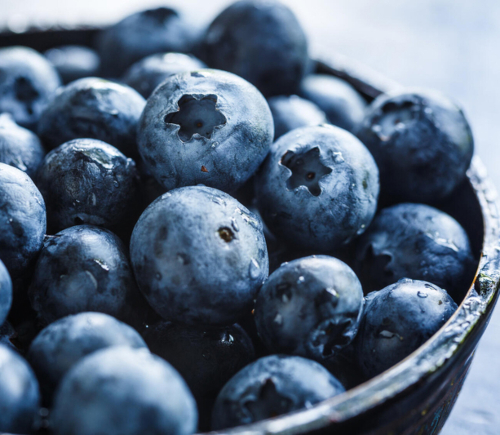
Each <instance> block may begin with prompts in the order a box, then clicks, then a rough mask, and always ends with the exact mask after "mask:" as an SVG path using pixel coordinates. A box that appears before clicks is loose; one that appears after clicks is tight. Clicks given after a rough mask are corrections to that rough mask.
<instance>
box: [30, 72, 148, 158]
mask: <svg viewBox="0 0 500 435" xmlns="http://www.w3.org/2000/svg"><path fill="white" fill-rule="evenodd" d="M145 104H146V101H145V100H144V98H142V96H141V95H139V94H138V93H137V92H136V91H135V90H134V89H132V88H129V87H128V86H125V85H120V84H118V83H113V82H110V81H108V80H103V79H99V78H95V77H88V78H84V79H80V80H76V81H75V82H72V83H70V84H69V85H67V86H65V87H64V88H61V89H60V90H59V92H58V93H57V95H56V96H55V97H54V99H53V100H52V101H51V102H50V104H49V105H48V106H47V108H46V109H45V110H44V112H43V113H42V116H41V117H40V123H39V125H38V133H39V134H40V137H41V138H42V140H43V141H44V143H45V145H47V147H49V148H50V149H52V148H55V147H57V146H59V145H61V144H63V143H65V142H68V141H70V140H72V139H78V138H92V139H99V140H102V141H103V142H106V143H109V144H111V145H113V146H115V147H116V148H118V149H119V150H120V151H121V152H123V153H124V154H125V155H127V156H131V157H134V156H136V155H137V145H136V133H137V123H138V121H139V118H140V116H141V113H142V110H143V109H144V105H145Z"/></svg>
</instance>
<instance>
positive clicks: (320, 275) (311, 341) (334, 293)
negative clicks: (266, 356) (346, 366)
mask: <svg viewBox="0 0 500 435" xmlns="http://www.w3.org/2000/svg"><path fill="white" fill-rule="evenodd" d="M362 307H363V289H362V288H361V284H360V282H359V280H358V278H357V277H356V275H355V274H354V272H353V271H352V269H351V268H350V267H349V266H347V264H345V263H343V262H342V261H340V260H337V259H336V258H333V257H328V256H326V255H320V256H312V257H306V258H300V259H298V260H294V261H291V262H290V263H285V264H283V265H282V266H281V267H280V268H279V269H277V270H276V271H275V272H274V273H273V274H271V276H270V277H269V279H268V280H267V281H266V282H265V284H264V285H263V286H262V288H261V289H260V291H259V294H258V296H257V302H256V305H255V323H256V325H257V331H258V333H259V336H260V337H261V338H262V340H263V341H264V344H265V345H266V346H267V348H268V349H269V351H271V352H278V353H286V354H293V355H300V356H304V357H308V358H311V359H315V360H317V361H319V362H323V361H325V360H328V359H331V358H332V357H334V356H335V355H336V353H337V352H338V351H339V350H340V349H343V348H344V347H346V346H347V345H349V344H350V343H351V342H352V340H353V339H354V337H355V336H356V333H357V330H358V326H359V319H360V317H361V309H362Z"/></svg>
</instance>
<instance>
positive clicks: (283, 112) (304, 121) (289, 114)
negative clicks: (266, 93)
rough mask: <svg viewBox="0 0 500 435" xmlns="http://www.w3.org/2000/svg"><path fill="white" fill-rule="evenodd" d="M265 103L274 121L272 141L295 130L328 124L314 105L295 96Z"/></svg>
mask: <svg viewBox="0 0 500 435" xmlns="http://www.w3.org/2000/svg"><path fill="white" fill-rule="evenodd" d="M267 102H268V103H269V108H270V109H271V112H272V114H273V119H274V140H277V139H279V138H280V137H281V136H283V135H284V134H286V133H288V132H289V131H291V130H293V129H295V128H299V127H306V126H309V125H319V124H328V122H329V121H328V119H327V118H326V115H325V113H324V112H323V111H322V110H321V109H320V108H319V107H318V106H316V104H314V103H311V102H310V101H308V100H305V99H303V98H300V97H298V96H297V95H290V96H285V95H280V96H277V97H272V98H269V100H268V101H267Z"/></svg>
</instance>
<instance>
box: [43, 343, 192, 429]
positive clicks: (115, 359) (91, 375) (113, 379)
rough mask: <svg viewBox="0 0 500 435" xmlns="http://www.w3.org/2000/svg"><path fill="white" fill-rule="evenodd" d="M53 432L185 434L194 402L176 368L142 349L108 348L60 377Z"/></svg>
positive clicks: (190, 421) (85, 359)
mask: <svg viewBox="0 0 500 435" xmlns="http://www.w3.org/2000/svg"><path fill="white" fill-rule="evenodd" d="M50 420H51V428H52V429H53V431H54V434H56V435H69V434H72V435H141V434H157V435H159V434H170V435H189V434H192V433H194V431H195V430H196V423H197V410H196V403H195V401H194V399H193V396H192V394H191V392H190V391H189V389H188V387H187V385H186V383H185V382H184V380H183V379H182V378H181V376H180V375H179V373H178V372H177V371H176V370H175V369H174V368H173V367H172V366H171V365H170V364H168V363H167V362H166V361H164V360H163V359H161V358H159V357H157V356H155V355H151V354H150V353H149V352H148V351H147V350H146V349H131V348H129V347H112V348H108V349H104V350H100V351H98V352H95V353H93V354H92V355H89V356H87V357H86V358H84V359H83V360H82V361H81V362H79V363H78V364H76V365H75V366H74V367H73V368H72V369H71V370H70V371H69V372H68V374H67V375H66V376H65V377H64V379H63V380H62V382H61V385H60V388H59V389H58V391H57V394H56V397H55V401H54V407H53V409H52V414H51V419H50Z"/></svg>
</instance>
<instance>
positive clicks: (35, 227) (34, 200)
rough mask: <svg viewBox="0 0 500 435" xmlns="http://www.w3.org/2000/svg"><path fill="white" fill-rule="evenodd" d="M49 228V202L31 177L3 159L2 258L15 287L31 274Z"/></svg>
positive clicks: (0, 202)
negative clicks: (31, 267)
mask: <svg viewBox="0 0 500 435" xmlns="http://www.w3.org/2000/svg"><path fill="white" fill-rule="evenodd" d="M46 228H47V215H46V213H45V203H44V201H43V197H42V195H41V194H40V191H39V190H38V189H37V187H36V186H35V184H34V183H33V181H31V178H30V177H28V175H26V173H24V172H22V171H20V170H19V169H16V168H13V167H12V166H9V165H6V164H4V163H0V260H2V261H3V262H4V264H5V266H6V267H7V269H8V271H9V273H10V276H11V278H12V281H13V283H14V288H18V284H19V283H20V282H21V281H22V282H24V280H25V278H26V275H27V274H29V273H28V272H29V268H30V266H31V265H32V264H33V260H35V258H36V256H37V255H38V253H39V252H40V250H41V249H42V243H43V237H44V235H45V231H46Z"/></svg>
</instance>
